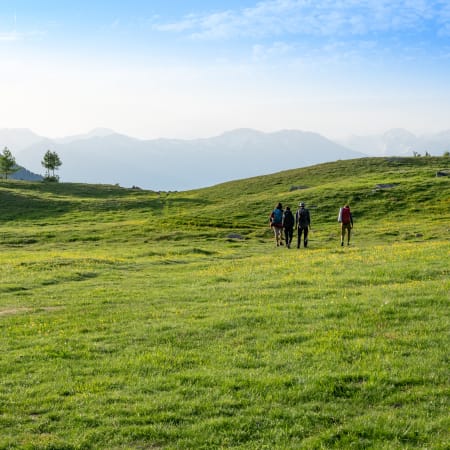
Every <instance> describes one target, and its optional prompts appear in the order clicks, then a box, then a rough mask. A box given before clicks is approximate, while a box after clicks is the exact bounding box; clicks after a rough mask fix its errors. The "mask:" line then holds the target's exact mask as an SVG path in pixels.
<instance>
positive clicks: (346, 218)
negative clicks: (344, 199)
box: [338, 204, 353, 247]
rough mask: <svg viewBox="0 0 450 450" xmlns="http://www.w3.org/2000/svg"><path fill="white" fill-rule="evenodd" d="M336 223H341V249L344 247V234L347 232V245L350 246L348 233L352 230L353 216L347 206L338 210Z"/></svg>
mask: <svg viewBox="0 0 450 450" xmlns="http://www.w3.org/2000/svg"><path fill="white" fill-rule="evenodd" d="M338 222H340V223H341V247H343V246H344V240H345V232H346V231H347V245H350V231H351V229H352V228H353V216H352V213H351V211H350V206H349V205H348V204H347V205H345V206H344V207H343V208H340V209H339V216H338Z"/></svg>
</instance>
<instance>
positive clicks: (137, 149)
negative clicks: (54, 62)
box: [0, 128, 450, 190]
mask: <svg viewBox="0 0 450 450" xmlns="http://www.w3.org/2000/svg"><path fill="white" fill-rule="evenodd" d="M2 144H5V145H6V146H8V148H10V150H11V151H12V152H13V154H14V156H15V157H16V160H17V163H18V164H20V165H21V166H23V167H27V169H28V170H30V171H32V172H36V173H39V172H41V171H42V167H41V164H40V161H41V160H42V157H43V155H44V153H45V152H46V151H47V150H48V149H50V150H52V151H55V152H56V153H58V155H59V156H60V158H61V160H62V163H63V164H62V166H61V169H60V170H59V172H58V174H59V175H60V178H61V180H62V181H73V182H82V183H100V184H119V185H122V186H139V187H143V188H145V189H152V190H187V189H195V188H199V187H206V186H211V185H215V184H218V183H221V182H226V181H231V180H235V179H241V178H247V177H252V176H258V175H264V174H266V173H273V172H277V171H281V170H287V169H291V168H294V167H305V166H310V165H314V164H318V163H322V162H329V161H335V160H339V159H353V158H359V157H364V156H391V155H392V156H395V155H397V156H405V155H410V156H412V155H413V152H414V149H416V148H417V149H418V150H417V151H418V152H419V153H425V152H429V153H431V154H436V155H442V154H443V153H444V151H448V150H449V149H450V131H449V130H447V131H442V132H440V133H434V134H430V135H426V136H425V135H424V136H421V137H417V136H416V135H414V134H413V133H411V132H409V131H408V130H403V129H400V128H397V129H391V130H388V131H386V132H385V133H383V134H382V135H370V136H352V137H350V138H347V139H344V140H340V141H333V140H330V139H328V138H326V137H324V136H322V135H320V134H318V133H315V132H311V131H302V130H296V129H284V130H278V131H273V132H263V131H258V130H255V129H252V128H239V129H234V130H229V131H225V132H223V133H222V134H220V135H217V136H213V137H208V138H197V139H190V140H186V139H171V138H158V139H139V138H134V137H131V136H128V135H125V134H121V133H117V132H115V131H114V130H111V129H108V128H95V129H93V130H91V131H89V132H88V133H84V134H78V135H73V136H68V137H63V138H56V139H50V138H46V137H43V136H39V135H37V134H36V133H33V132H32V131H31V130H27V129H17V139H16V141H14V129H0V145H2Z"/></svg>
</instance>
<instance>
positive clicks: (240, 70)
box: [0, 0, 450, 138]
mask: <svg viewBox="0 0 450 450" xmlns="http://www.w3.org/2000/svg"><path fill="white" fill-rule="evenodd" d="M449 80H450V0H359V1H358V0H262V1H250V0H239V1H237V0H227V1H216V0H210V1H197V0H195V1H189V0H159V1H152V0H127V1H122V0H78V1H71V2H69V1H67V2H65V1H61V0H39V1H35V0H8V1H0V128H30V129H31V130H33V131H34V132H36V133H38V134H41V135H45V136H49V137H61V136H65V135H71V134H77V133H84V132H87V131H89V130H91V129H92V128H95V127H107V128H112V129H114V130H116V131H118V132H121V133H124V134H128V135H131V136H135V137H139V138H158V137H174V138H197V137H209V136H213V135H216V134H220V133H222V132H224V131H227V130H231V129H234V128H242V127H248V128H255V129H258V130H261V131H275V130H279V129H287V128H289V129H300V130H308V131H315V132H319V133H322V134H324V135H325V136H328V137H331V138H334V137H343V136H347V135H349V134H368V133H376V132H380V131H385V130H387V129H389V128H394V127H403V128H407V129H409V130H410V131H412V132H415V133H423V132H428V131H439V130H444V129H450V82H449Z"/></svg>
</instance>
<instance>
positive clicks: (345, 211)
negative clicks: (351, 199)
mask: <svg viewBox="0 0 450 450" xmlns="http://www.w3.org/2000/svg"><path fill="white" fill-rule="evenodd" d="M341 218H342V223H344V224H349V223H350V222H351V214H350V208H342V214H341Z"/></svg>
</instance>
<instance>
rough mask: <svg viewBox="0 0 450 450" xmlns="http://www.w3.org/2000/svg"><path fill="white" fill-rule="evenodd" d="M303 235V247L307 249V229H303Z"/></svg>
mask: <svg viewBox="0 0 450 450" xmlns="http://www.w3.org/2000/svg"><path fill="white" fill-rule="evenodd" d="M303 233H304V235H303V238H304V239H303V245H304V247H308V227H306V228H304V229H303Z"/></svg>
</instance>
